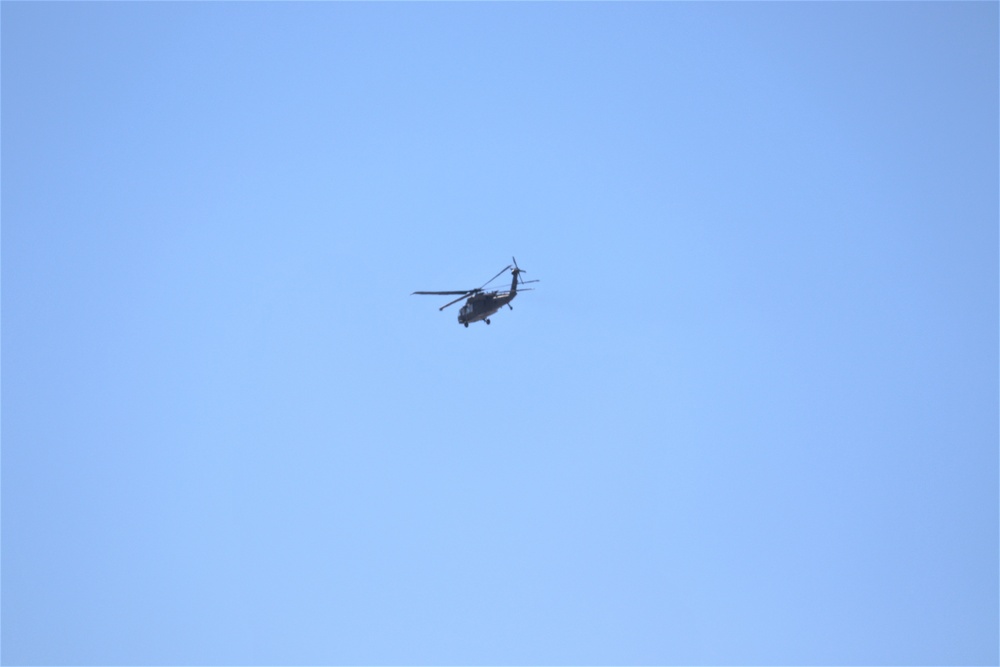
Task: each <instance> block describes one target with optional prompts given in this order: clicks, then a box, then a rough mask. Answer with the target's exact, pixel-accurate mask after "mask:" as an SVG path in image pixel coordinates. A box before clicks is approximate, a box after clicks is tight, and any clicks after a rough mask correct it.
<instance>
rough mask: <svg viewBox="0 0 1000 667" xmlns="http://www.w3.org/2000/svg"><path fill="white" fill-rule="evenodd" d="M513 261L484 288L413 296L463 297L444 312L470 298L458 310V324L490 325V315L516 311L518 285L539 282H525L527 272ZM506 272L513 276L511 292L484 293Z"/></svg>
mask: <svg viewBox="0 0 1000 667" xmlns="http://www.w3.org/2000/svg"><path fill="white" fill-rule="evenodd" d="M511 260H512V261H513V262H514V263H513V264H508V265H507V266H505V267H504V268H503V269H502V270H501V271H500V273H498V274H496V275H495V276H493V277H492V278H490V279H489V280H487V281H486V282H485V283H483V286H482V287H477V288H475V289H470V290H454V291H450V292H414V293H413V294H435V295H455V294H460V295H461V296H459V297H458V298H457V299H455V300H454V301H449V302H448V303H446V304H444V305H443V306H441V307H440V308H438V310H444V309H445V308H447V307H448V306H451V305H453V304H456V303H458V302H459V301H461V300H462V299H465V298H466V297H468V300H467V301H466V302H465V305H464V306H462V307H461V308H460V309H459V310H458V323H459V324H464V325H465V326H466V327H468V326H469V323H470V322H479V321H480V320H483V321H485V322H486V324H489V323H490V315H493V314H494V313H496V312H497V311H498V310H500V309H501V308H503V307H504V306H507V307H508V308H510V309H511V310H514V307H513V306H512V305H510V302H511V301H513V300H514V297H515V296H517V286H518V284H521V285H527V284H528V283H537V282H538V281H537V280H525V279H524V278H522V277H521V274H522V273H525V270H524V269H522V268H520V267H519V266H518V265H517V260H516V259H514V258H513V257H511ZM506 271H510V273H511V276H512V278H511V281H510V289H509V290H493V291H490V292H485V291H483V290H485V289H486V286H487V285H489V284H490V283H491V282H493V281H494V280H496V279H497V278H499V277H500V276H501V275H503V274H504V273H505V272H506ZM532 289H534V288H532V287H526V288H523V289H522V290H521V291H522V292H526V291H530V290H532ZM411 296H412V295H411Z"/></svg>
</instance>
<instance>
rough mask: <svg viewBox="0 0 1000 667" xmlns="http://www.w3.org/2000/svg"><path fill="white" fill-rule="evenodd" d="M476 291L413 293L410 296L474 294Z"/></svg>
mask: <svg viewBox="0 0 1000 667" xmlns="http://www.w3.org/2000/svg"><path fill="white" fill-rule="evenodd" d="M476 291H478V290H474V289H470V290H465V291H464V292H459V291H454V292H413V293H411V294H410V296H413V295H414V294H437V295H448V294H472V293H473V292H476Z"/></svg>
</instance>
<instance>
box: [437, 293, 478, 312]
mask: <svg viewBox="0 0 1000 667" xmlns="http://www.w3.org/2000/svg"><path fill="white" fill-rule="evenodd" d="M478 291H479V290H472V291H471V292H466V293H465V294H463V295H462V296H460V297H458V298H457V299H455V300H454V301H449V302H448V303H446V304H444V305H443V306H441V307H440V308H438V310H439V311H441V310H444V309H445V308H447V307H448V306H451V305H453V304H456V303H458V302H459V301H461V300H462V299H464V298H465V297H467V296H469V295H470V294H475V293H476V292H478Z"/></svg>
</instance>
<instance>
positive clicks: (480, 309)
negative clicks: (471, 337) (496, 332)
mask: <svg viewBox="0 0 1000 667" xmlns="http://www.w3.org/2000/svg"><path fill="white" fill-rule="evenodd" d="M515 296H517V292H485V293H481V294H475V295H473V296H470V297H469V298H468V299H467V300H466V301H465V305H464V306H462V307H461V308H460V309H459V311H458V323H459V324H464V325H465V326H469V324H470V323H471V322H479V321H481V320H486V323H487V324H489V323H490V320H489V316H490V315H493V314H494V313H496V312H497V311H498V310H500V309H501V308H503V307H504V306H506V305H507V304H509V303H510V302H511V301H513V300H514V297H515Z"/></svg>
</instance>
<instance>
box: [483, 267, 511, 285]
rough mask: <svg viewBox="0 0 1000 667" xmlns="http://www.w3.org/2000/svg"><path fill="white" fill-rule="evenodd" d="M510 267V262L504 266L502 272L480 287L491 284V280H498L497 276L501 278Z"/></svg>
mask: <svg viewBox="0 0 1000 667" xmlns="http://www.w3.org/2000/svg"><path fill="white" fill-rule="evenodd" d="M509 268H510V264H508V265H507V266H505V267H503V269H502V270H501V271H500V273H498V274H496V275H495V276H493V277H492V278H490V279H489V280H487V281H486V282H485V283H483V286H482V287H480V288H479V289H483V287H486V286H487V285H489V284H490V283H491V282H493V281H494V280H496V279H497V278H499V277H500V276H501V275H503V273H504V271H506V270H507V269H509Z"/></svg>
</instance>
